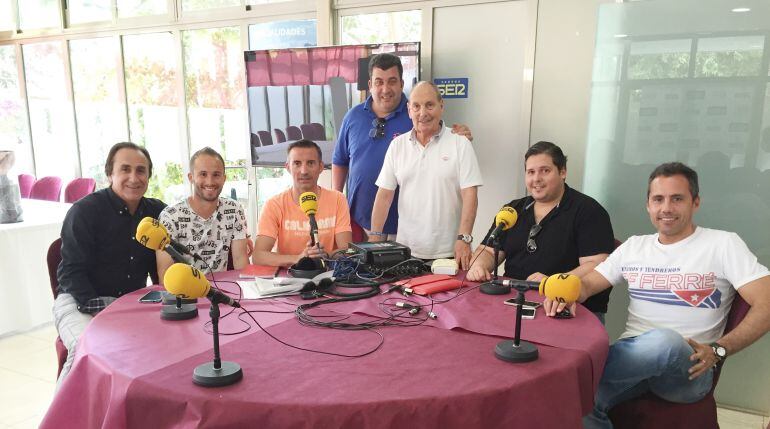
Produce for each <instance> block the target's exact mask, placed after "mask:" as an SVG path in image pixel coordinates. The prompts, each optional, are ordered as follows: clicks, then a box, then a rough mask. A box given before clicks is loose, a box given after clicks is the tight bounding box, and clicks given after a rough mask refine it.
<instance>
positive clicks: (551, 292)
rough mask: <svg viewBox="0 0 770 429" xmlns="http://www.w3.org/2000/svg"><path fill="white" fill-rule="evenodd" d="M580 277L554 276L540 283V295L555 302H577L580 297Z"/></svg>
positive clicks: (569, 275)
mask: <svg viewBox="0 0 770 429" xmlns="http://www.w3.org/2000/svg"><path fill="white" fill-rule="evenodd" d="M580 285H581V283H580V277H578V276H576V275H574V274H554V275H551V276H548V277H546V278H544V279H543V281H541V282H540V295H545V296H546V297H547V298H550V299H552V300H554V301H559V302H575V301H577V299H578V296H580Z"/></svg>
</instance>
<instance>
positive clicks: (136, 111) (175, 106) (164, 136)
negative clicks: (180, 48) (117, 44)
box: [123, 33, 187, 204]
mask: <svg viewBox="0 0 770 429" xmlns="http://www.w3.org/2000/svg"><path fill="white" fill-rule="evenodd" d="M176 52H177V51H176V49H175V46H174V38H173V37H172V35H171V33H151V34H143V35H136V36H124V37H123V54H124V63H125V76H126V97H127V99H128V100H127V101H128V120H129V131H130V137H131V141H133V142H134V143H136V144H139V145H142V146H145V147H146V148H147V150H148V151H149V152H150V156H151V157H152V161H153V174H152V178H151V179H150V187H149V189H148V191H147V195H148V196H151V197H155V198H160V199H162V200H163V201H165V202H167V203H169V204H173V203H175V202H176V201H179V200H180V199H181V198H183V197H184V196H185V195H187V191H186V186H185V185H184V183H185V182H186V181H185V180H183V171H184V170H183V169H182V158H183V157H182V151H183V145H182V143H181V139H180V136H179V127H178V124H179V120H180V118H179V100H178V98H177V91H176V89H175V81H176V79H177V65H176V61H175V59H176Z"/></svg>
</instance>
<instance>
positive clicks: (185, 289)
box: [163, 263, 211, 298]
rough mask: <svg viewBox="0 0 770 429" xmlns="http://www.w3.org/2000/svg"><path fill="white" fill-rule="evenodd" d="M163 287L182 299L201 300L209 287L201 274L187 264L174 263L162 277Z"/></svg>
mask: <svg viewBox="0 0 770 429" xmlns="http://www.w3.org/2000/svg"><path fill="white" fill-rule="evenodd" d="M163 286H165V287H166V290H167V291H169V292H170V293H172V294H174V295H176V296H181V297H182V298H201V297H204V296H206V295H208V293H209V290H210V289H211V285H210V284H209V281H208V279H206V277H204V276H203V273H201V272H200V271H198V269H196V268H195V267H192V266H190V265H187V264H182V263H176V264H174V265H172V266H170V267H168V269H167V270H166V274H164V275H163Z"/></svg>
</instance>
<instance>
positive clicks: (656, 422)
mask: <svg viewBox="0 0 770 429" xmlns="http://www.w3.org/2000/svg"><path fill="white" fill-rule="evenodd" d="M750 308H751V306H750V305H749V304H748V303H747V302H746V301H744V300H743V298H741V296H740V295H737V294H736V295H735V300H734V301H733V305H732V307H731V308H730V313H729V314H728V316H727V324H726V325H725V333H728V332H730V331H731V330H732V329H733V328H735V327H736V326H738V324H739V323H740V322H741V320H743V318H744V317H745V316H746V313H748V311H749V309H750ZM728 360H729V359H728ZM721 370H722V363H720V364H719V365H718V366H717V369H716V371H715V372H714V383H713V385H712V386H711V391H710V392H709V393H708V394H707V395H706V396H705V397H704V398H703V399H701V400H700V401H698V402H693V403H691V404H677V403H674V402H669V401H666V400H665V399H661V398H659V397H658V396H655V395H654V394H653V393H650V392H648V393H645V394H644V395H642V396H640V397H638V398H635V399H631V400H630V401H626V402H622V403H620V404H618V405H616V406H615V407H614V408H613V409H611V410H610V412H609V416H610V420H612V424H613V426H615V427H616V428H623V429H643V428H655V427H661V428H664V427H665V428H701V429H712V428H713V429H719V423H718V422H717V404H716V401H715V400H714V389H715V388H716V387H717V382H718V381H719V373H720V372H721Z"/></svg>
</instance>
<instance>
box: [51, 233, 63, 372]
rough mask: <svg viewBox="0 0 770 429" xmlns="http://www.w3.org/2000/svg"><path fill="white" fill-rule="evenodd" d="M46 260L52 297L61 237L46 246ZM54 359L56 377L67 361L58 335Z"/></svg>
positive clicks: (55, 289) (55, 293)
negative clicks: (57, 365) (56, 367)
mask: <svg viewBox="0 0 770 429" xmlns="http://www.w3.org/2000/svg"><path fill="white" fill-rule="evenodd" d="M46 262H47V263H48V279H49V280H50V282H51V292H52V293H53V299H54V300H56V297H57V296H58V295H59V278H58V277H57V275H56V270H57V269H58V268H59V262H61V238H57V239H56V240H54V242H53V243H51V246H50V247H48V254H47V255H46ZM55 344H56V359H57V360H58V361H59V369H58V371H57V372H56V377H57V378H58V377H59V374H61V369H62V368H63V367H64V362H66V361H67V348H66V347H64V343H63V342H62V340H61V338H60V337H58V336H57V337H56V343H55Z"/></svg>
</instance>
